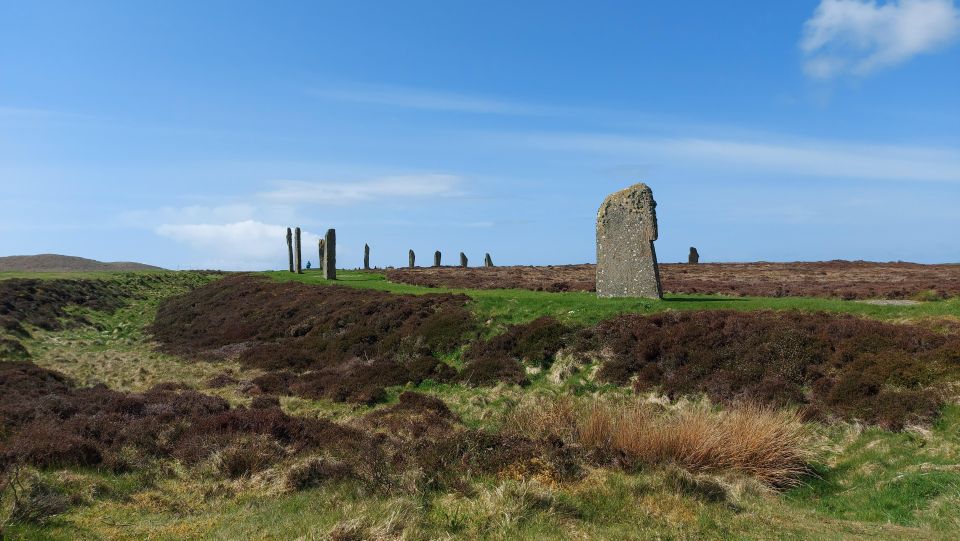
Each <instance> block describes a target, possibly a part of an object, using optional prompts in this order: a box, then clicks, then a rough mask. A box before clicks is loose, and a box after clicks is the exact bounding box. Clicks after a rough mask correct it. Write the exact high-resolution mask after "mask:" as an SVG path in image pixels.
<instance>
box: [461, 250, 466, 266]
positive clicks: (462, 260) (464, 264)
mask: <svg viewBox="0 0 960 541" xmlns="http://www.w3.org/2000/svg"><path fill="white" fill-rule="evenodd" d="M460 266H461V267H464V268H466V266H467V254H465V253H463V252H460Z"/></svg>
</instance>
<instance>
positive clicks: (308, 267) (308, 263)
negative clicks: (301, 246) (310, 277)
mask: <svg viewBox="0 0 960 541" xmlns="http://www.w3.org/2000/svg"><path fill="white" fill-rule="evenodd" d="M307 270H310V260H309V259H308V260H307Z"/></svg>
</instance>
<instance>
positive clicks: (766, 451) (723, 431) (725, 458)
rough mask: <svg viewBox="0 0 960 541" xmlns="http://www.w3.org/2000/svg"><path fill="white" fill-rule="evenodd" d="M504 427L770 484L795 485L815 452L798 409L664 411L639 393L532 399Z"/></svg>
mask: <svg viewBox="0 0 960 541" xmlns="http://www.w3.org/2000/svg"><path fill="white" fill-rule="evenodd" d="M504 428H505V430H507V431H508V432H513V433H517V434H523V435H525V436H527V437H533V438H559V439H561V440H563V441H564V442H567V443H573V444H579V445H581V446H583V447H584V448H585V449H587V450H589V451H590V452H592V453H593V455H594V456H595V457H596V458H597V460H599V461H601V462H607V463H610V462H615V463H620V464H622V465H623V466H625V467H637V466H642V465H667V464H676V465H678V466H681V467H683V468H686V469H688V470H690V471H695V472H716V473H722V472H732V473H741V474H746V475H749V476H752V477H755V478H757V479H758V480H760V481H762V482H763V483H765V484H766V485H768V486H770V487H773V488H786V487H789V486H794V485H796V484H797V483H799V482H800V479H801V478H802V476H803V475H804V474H806V473H807V472H808V468H807V465H808V463H809V460H810V459H811V458H812V456H811V455H812V451H811V441H810V439H811V438H810V434H809V431H808V429H807V428H806V427H805V426H804V424H803V423H802V422H801V420H800V418H799V416H798V415H797V414H796V413H795V412H789V411H783V410H772V409H768V408H763V407H759V406H751V405H744V406H738V407H735V408H732V409H728V410H725V411H712V410H710V409H707V408H704V407H692V408H688V409H680V410H677V411H672V412H664V411H660V410H659V409H658V408H657V407H656V406H655V405H652V404H649V403H643V402H640V401H638V400H636V399H631V400H611V399H601V398H592V399H576V398H572V397H553V398H536V399H529V400H527V401H525V402H523V403H521V404H520V406H519V407H517V408H516V409H515V410H513V411H512V412H511V413H509V414H508V415H507V418H506V420H505V427H504Z"/></svg>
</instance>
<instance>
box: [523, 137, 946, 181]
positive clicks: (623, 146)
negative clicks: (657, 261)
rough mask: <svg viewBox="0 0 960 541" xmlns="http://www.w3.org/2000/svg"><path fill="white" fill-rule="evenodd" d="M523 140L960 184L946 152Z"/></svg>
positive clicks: (649, 156)
mask: <svg viewBox="0 0 960 541" xmlns="http://www.w3.org/2000/svg"><path fill="white" fill-rule="evenodd" d="M518 142H520V143H525V144H528V145H532V146H536V147H541V148H549V149H553V150H563V151H579V152H590V153H603V154H609V155H613V156H616V157H617V158H618V159H625V158H626V159H634V160H642V161H644V162H659V163H662V162H663V161H664V160H672V161H673V162H674V163H681V164H690V163H694V164H697V165H698V166H710V167H722V168H726V169H752V170H759V171H764V172H770V173H774V174H778V175H792V176H798V175H799V176H811V177H835V178H853V179H872V180H901V181H941V182H960V151H957V150H951V149H943V148H927V147H909V146H893V145H867V144H859V145H858V144H850V143H842V142H837V141H825V140H782V141H779V142H778V141H776V140H771V139H767V140H763V141H761V140H747V139H718V138H692V137H676V138H667V137H631V136H622V135H607V134H560V135H557V134H534V135H527V136H521V137H519V138H518Z"/></svg>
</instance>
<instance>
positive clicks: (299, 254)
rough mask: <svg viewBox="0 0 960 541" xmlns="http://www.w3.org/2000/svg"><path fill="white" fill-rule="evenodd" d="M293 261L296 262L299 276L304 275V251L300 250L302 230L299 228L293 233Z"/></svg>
mask: <svg viewBox="0 0 960 541" xmlns="http://www.w3.org/2000/svg"><path fill="white" fill-rule="evenodd" d="M293 245H294V251H293V256H294V257H293V259H294V261H295V262H296V266H297V274H303V251H302V250H301V249H300V228H299V227H298V228H297V229H296V230H295V231H294V233H293Z"/></svg>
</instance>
